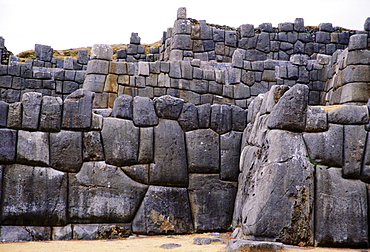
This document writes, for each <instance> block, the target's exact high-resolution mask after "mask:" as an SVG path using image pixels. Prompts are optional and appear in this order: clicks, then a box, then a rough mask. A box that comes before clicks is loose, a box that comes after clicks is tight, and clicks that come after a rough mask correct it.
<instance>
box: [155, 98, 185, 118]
mask: <svg viewBox="0 0 370 252" xmlns="http://www.w3.org/2000/svg"><path fill="white" fill-rule="evenodd" d="M154 104H155V109H156V111H157V115H158V117H160V118H166V119H174V120H177V118H179V116H180V113H181V110H182V106H183V104H184V100H183V99H180V98H176V97H172V96H170V95H165V96H161V97H158V98H155V99H154Z"/></svg>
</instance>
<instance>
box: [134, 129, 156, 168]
mask: <svg viewBox="0 0 370 252" xmlns="http://www.w3.org/2000/svg"><path fill="white" fill-rule="evenodd" d="M153 141H154V129H153V128H152V127H149V128H140V145H139V157H138V162H139V163H144V164H145V163H147V164H148V163H152V162H153V158H154V143H153Z"/></svg>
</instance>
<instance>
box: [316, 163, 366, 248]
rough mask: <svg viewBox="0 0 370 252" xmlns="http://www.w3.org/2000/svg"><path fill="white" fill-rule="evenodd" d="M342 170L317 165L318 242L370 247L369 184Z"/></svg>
mask: <svg viewBox="0 0 370 252" xmlns="http://www.w3.org/2000/svg"><path fill="white" fill-rule="evenodd" d="M341 170H342V169H339V168H328V167H326V166H317V167H316V181H317V182H316V196H315V198H316V203H315V205H316V208H315V209H316V210H315V245H316V246H330V247H361V248H365V247H366V248H367V247H368V246H369V243H368V222H367V216H368V202H367V196H366V195H367V189H366V185H365V184H364V183H362V182H361V181H360V180H350V179H348V180H347V179H343V178H342V171H341Z"/></svg>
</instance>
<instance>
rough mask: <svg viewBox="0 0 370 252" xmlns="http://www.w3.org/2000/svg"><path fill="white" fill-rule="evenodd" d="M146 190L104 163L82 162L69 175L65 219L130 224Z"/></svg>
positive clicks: (116, 168)
mask: <svg viewBox="0 0 370 252" xmlns="http://www.w3.org/2000/svg"><path fill="white" fill-rule="evenodd" d="M147 188H148V187H147V186H146V185H143V184H140V183H138V182H135V181H133V180H132V179H130V178H129V177H128V176H127V175H126V174H125V173H124V172H123V171H122V170H121V169H119V168H118V167H116V166H112V165H107V164H106V163H105V162H102V161H101V162H86V163H84V164H83V166H82V167H81V170H80V172H79V173H70V174H69V217H70V219H71V221H73V222H74V223H94V222H95V223H102V222H110V223H112V222H130V221H132V219H133V218H134V215H135V213H136V211H137V209H138V208H139V206H140V203H141V201H142V199H143V197H144V195H145V192H146V190H147Z"/></svg>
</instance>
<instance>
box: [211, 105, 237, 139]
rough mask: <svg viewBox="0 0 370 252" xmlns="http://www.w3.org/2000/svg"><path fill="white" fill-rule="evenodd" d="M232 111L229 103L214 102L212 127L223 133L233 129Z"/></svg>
mask: <svg viewBox="0 0 370 252" xmlns="http://www.w3.org/2000/svg"><path fill="white" fill-rule="evenodd" d="M231 118H232V112H231V108H230V106H228V105H220V104H214V105H212V106H211V129H213V130H214V131H216V132H217V133H218V134H223V133H226V132H228V131H230V130H231V129H232V121H231Z"/></svg>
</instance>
